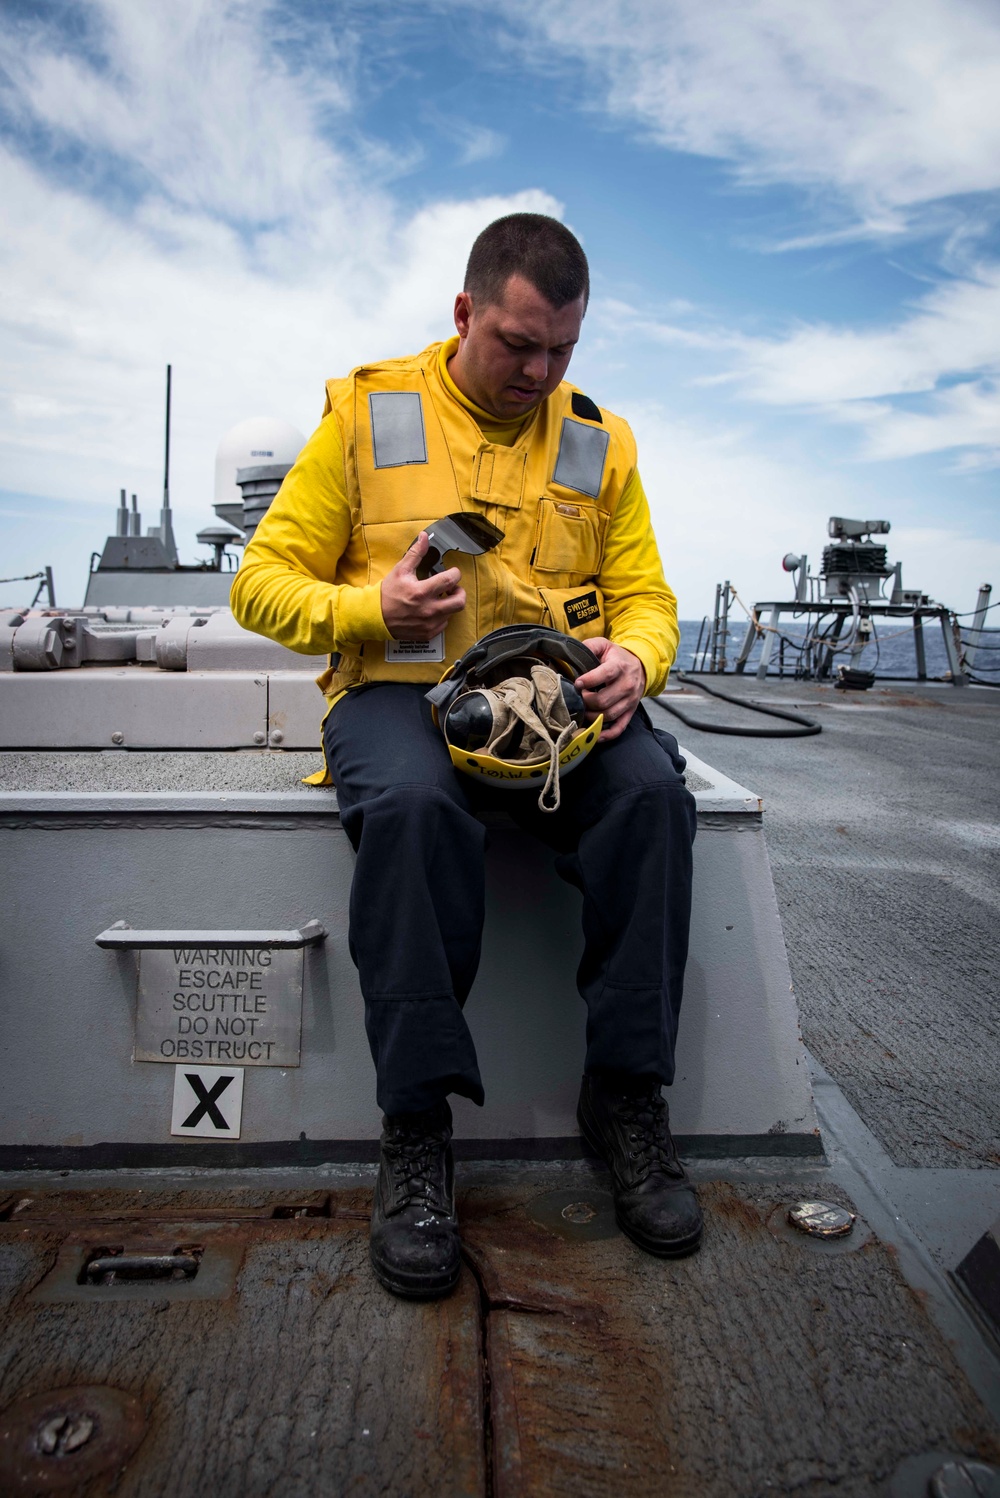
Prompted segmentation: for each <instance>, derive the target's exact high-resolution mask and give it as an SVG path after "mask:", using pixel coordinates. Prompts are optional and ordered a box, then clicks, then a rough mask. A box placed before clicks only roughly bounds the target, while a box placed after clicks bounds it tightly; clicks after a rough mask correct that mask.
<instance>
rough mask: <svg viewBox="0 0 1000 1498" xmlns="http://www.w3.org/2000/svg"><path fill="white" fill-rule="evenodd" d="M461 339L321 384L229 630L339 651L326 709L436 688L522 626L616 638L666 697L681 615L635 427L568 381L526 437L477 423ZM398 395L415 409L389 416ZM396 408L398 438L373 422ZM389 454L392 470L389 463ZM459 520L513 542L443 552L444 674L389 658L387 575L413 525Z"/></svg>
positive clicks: (423, 662)
mask: <svg viewBox="0 0 1000 1498" xmlns="http://www.w3.org/2000/svg"><path fill="white" fill-rule="evenodd" d="M457 342H458V340H457V339H453V340H451V341H449V342H448V343H446V344H443V345H442V344H432V345H431V346H430V348H428V349H425V350H424V352H423V353H422V354H418V355H416V356H414V357H412V358H406V359H393V360H388V361H386V362H384V363H380V364H370V365H364V366H362V367H360V368H358V369H355V370H352V372H351V373H350V374H349V375H348V376H347V377H346V378H345V379H340V380H330V381H329V382H328V384H327V387H326V390H327V400H326V410H325V412H324V416H323V420H322V421H321V423H320V425H319V427H318V428H317V430H316V431H315V432H314V434H313V436H312V437H311V438H310V439H309V441H308V442H307V443H306V445H305V447H304V448H303V449H302V451H301V453H300V454H299V457H298V459H297V461H296V463H295V466H294V467H293V468H292V470H291V472H290V473H289V474H288V476H287V477H286V479H285V481H284V483H283V484H282V486H281V490H280V491H279V493H278V495H277V496H276V498H275V499H274V501H273V503H272V504H271V506H270V508H269V509H268V511H267V513H266V515H265V516H264V518H263V520H262V521H261V523H260V525H259V526H258V527H257V530H256V532H255V534H254V536H253V538H252V540H251V541H250V543H249V545H248V546H247V548H246V554H245V556H244V559H243V563H242V565H241V566H240V569H239V571H238V572H237V574H236V577H235V579H234V582H233V588H232V595H231V603H232V608H233V612H234V614H235V615H236V618H237V619H238V620H239V622H240V623H241V624H242V625H244V626H245V627H246V628H247V629H252V630H255V631H257V632H258V633H260V634H264V635H268V636H270V637H271V638H272V639H275V640H279V641H280V642H281V643H282V644H283V645H287V646H288V647H289V648H290V649H292V650H297V651H300V652H302V653H303V654H309V655H312V654H320V653H325V652H330V653H332V654H334V655H339V657H340V659H339V663H336V664H331V667H330V668H329V669H328V670H327V671H326V672H324V674H323V675H322V676H321V677H320V678H319V685H320V687H321V688H322V689H323V691H324V692H325V693H326V695H327V697H328V698H329V699H331V700H335V699H336V698H337V697H338V696H339V695H340V694H341V692H343V691H344V690H345V688H347V687H349V686H352V685H354V684H356V683H358V682H362V681H365V682H367V681H417V682H420V681H426V682H428V683H430V682H433V681H436V680H438V678H439V677H440V676H441V674H442V673H443V672H444V670H445V669H446V666H448V665H451V664H452V663H453V662H455V661H457V660H458V659H459V657H460V656H462V655H463V654H464V653H465V651H466V650H467V649H468V648H469V647H470V646H471V645H473V644H474V643H475V641H476V640H477V639H479V638H481V636H483V635H484V634H487V633H488V632H489V631H490V630H493V629H499V628H500V627H501V626H502V625H506V624H515V623H544V624H549V625H552V626H553V627H554V628H556V629H559V630H562V631H563V632H564V633H566V634H572V635H575V636H576V637H577V638H578V639H587V638H588V637H593V636H598V635H606V636H607V637H608V638H610V639H612V640H614V641H615V643H616V644H618V645H622V646H624V647H625V648H626V649H627V650H630V651H631V652H632V653H633V654H634V655H636V656H638V658H639V660H640V661H641V662H642V664H643V667H644V668H645V672H646V692H647V694H650V695H651V694H654V693H656V692H659V691H661V690H662V689H663V686H664V683H665V681H666V678H667V673H668V671H669V668H670V664H671V662H672V661H673V658H674V655H675V653H676V649H677V643H678V638H679V636H678V629H677V605H676V600H675V598H674V595H673V593H672V591H671V590H670V588H669V587H668V586H667V584H666V582H665V581H664V578H663V569H662V566H661V563H660V557H659V553H658V551H657V546H656V540H655V537H654V535H653V531H652V527H651V525H650V520H649V507H648V504H647V502H646V496H645V494H644V492H643V489H642V484H641V482H640V480H639V476H638V473H637V471H636V466H635V463H636V459H635V441H634V439H633V437H632V433H631V431H630V430H629V427H628V425H627V423H626V422H624V421H623V420H622V419H621V418H620V417H617V416H614V415H613V414H612V413H611V412H609V411H604V410H600V411H598V409H597V408H596V407H594V406H593V405H592V404H591V403H590V402H589V401H586V400H583V401H581V398H580V395H579V392H576V402H575V403H574V399H573V397H574V391H575V387H574V386H572V385H570V384H568V383H567V382H565V381H564V382H563V383H562V384H561V385H560V386H559V387H558V389H556V390H555V391H554V392H553V394H552V395H550V396H549V397H548V398H547V400H545V401H544V402H543V403H542V405H541V406H540V407H539V408H538V410H537V411H535V412H533V413H532V414H531V415H530V416H528V417H527V418H526V419H525V420H524V421H523V422H522V423H521V424H520V426H518V425H516V424H507V427H506V428H505V426H504V424H501V423H495V422H493V421H491V419H490V418H489V417H488V415H487V414H486V413H485V412H483V413H480V415H481V420H482V426H481V425H480V424H479V422H477V420H476V417H475V416H474V414H473V412H475V411H476V408H475V407H473V406H472V405H471V403H470V402H469V401H468V400H467V399H465V398H463V397H462V396H461V395H460V392H458V390H457V389H456V387H455V386H454V384H453V382H452V381H451V378H450V376H449V374H448V370H447V360H448V358H450V356H451V354H452V353H454V350H455V348H456V347H457ZM387 395H388V396H393V397H398V396H409V400H408V401H406V400H404V401H402V402H399V401H396V402H395V403H394V402H393V401H391V400H390V401H389V402H388V403H386V402H385V401H384V400H383V401H382V403H381V406H380V404H379V397H385V396H387ZM414 396H416V397H417V398H418V399H419V407H418V406H417V405H416V404H415V403H414V400H413V397H414ZM371 397H375V400H374V401H373V400H372V399H371ZM387 406H388V409H389V410H390V412H391V413H393V412H395V411H397V410H399V409H402V410H403V411H404V427H405V428H406V430H405V431H404V434H403V438H402V439H399V438H398V436H397V437H395V438H394V437H393V432H392V431H391V430H390V428H391V425H392V424H391V422H390V423H389V425H388V426H386V425H385V419H384V418H383V417H381V416H380V414H379V413H380V411H385V410H386V409H387ZM418 410H419V423H420V424H421V425H422V438H423V447H422V448H421V445H420V437H421V433H420V431H419V429H418V425H417V415H416V413H417V411H418ZM580 413H583V414H582V415H581V414H580ZM598 417H599V419H597V418H598ZM380 422H382V425H380ZM483 427H485V428H486V431H487V432H489V434H490V437H494V438H495V437H499V438H500V439H501V440H500V441H491V440H488V439H487V437H486V436H485V435H484V432H483ZM508 428H509V429H508ZM390 439H392V440H390ZM400 441H401V442H402V446H400ZM602 449H603V460H601V453H602ZM581 454H582V457H581V456H580V455H581ZM574 455H576V456H574ZM380 456H381V457H383V458H386V457H388V459H390V460H391V461H390V462H388V463H386V462H383V464H382V466H379V459H380ZM457 510H467V511H475V512H478V513H479V514H481V515H484V516H485V517H486V518H487V519H488V520H491V521H492V522H493V524H494V525H496V526H498V527H499V528H500V529H501V530H502V531H503V533H504V539H503V541H502V542H501V543H500V545H499V546H497V547H496V548H495V549H494V550H493V551H492V552H488V553H486V554H485V555H483V556H480V557H469V556H464V555H458V554H456V553H451V554H450V555H449V556H448V558H447V563H448V565H449V566H453V565H457V566H458V567H459V568H460V569H461V572H462V585H463V586H464V588H465V590H466V594H467V598H468V602H467V604H466V607H465V608H464V609H463V610H462V611H461V612H460V613H458V614H454V615H452V616H451V618H450V621H449V623H448V626H447V630H446V632H445V639H444V648H443V657H444V658H443V661H433V660H429V659H425V658H415V659H407V660H404V661H398V660H389V659H388V656H389V655H390V654H398V652H397V651H395V650H394V648H393V646H392V644H391V637H390V635H389V631H388V630H387V628H386V626H385V622H384V620H383V618H382V609H381V595H380V584H381V580H382V578H383V577H384V576H385V575H386V573H388V572H389V571H390V570H391V569H392V568H393V567H394V566H395V564H396V563H397V562H398V561H399V559H400V557H401V556H402V555H403V553H404V552H405V551H406V550H407V548H408V546H409V545H410V543H411V542H412V541H413V540H414V538H415V537H416V535H417V533H418V532H419V531H420V530H422V529H423V528H424V527H425V526H426V525H428V524H429V523H430V522H431V521H432V520H435V519H438V518H440V517H441V516H442V515H446V514H449V513H450V512H452V511H457ZM386 642H390V643H389V645H388V646H387V643H386Z"/></svg>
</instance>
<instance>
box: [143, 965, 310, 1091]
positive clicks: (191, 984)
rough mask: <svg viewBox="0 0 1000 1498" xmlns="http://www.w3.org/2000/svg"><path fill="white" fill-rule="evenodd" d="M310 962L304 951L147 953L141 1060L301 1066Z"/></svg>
mask: <svg viewBox="0 0 1000 1498" xmlns="http://www.w3.org/2000/svg"><path fill="white" fill-rule="evenodd" d="M302 962H303V959H302V949H301V948H298V949H291V950H288V949H283V948H273V947H171V948H169V949H167V950H160V949H155V950H146V951H144V952H143V953H142V955H141V957H140V959H139V1000H138V1005H137V1009H136V1025H135V1050H134V1053H133V1054H134V1058H135V1060H136V1061H166V1062H172V1063H176V1062H178V1061H199V1062H212V1063H214V1064H215V1065H224V1064H225V1063H227V1062H229V1063H232V1064H233V1065H236V1066H298V1064H299V1046H300V1037H301V1032H302Z"/></svg>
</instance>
